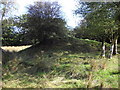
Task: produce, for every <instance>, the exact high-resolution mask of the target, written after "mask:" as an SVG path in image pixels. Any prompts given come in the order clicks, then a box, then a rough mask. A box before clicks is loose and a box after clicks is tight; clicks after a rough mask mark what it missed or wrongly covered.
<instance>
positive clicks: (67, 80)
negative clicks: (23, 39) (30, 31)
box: [3, 39, 120, 88]
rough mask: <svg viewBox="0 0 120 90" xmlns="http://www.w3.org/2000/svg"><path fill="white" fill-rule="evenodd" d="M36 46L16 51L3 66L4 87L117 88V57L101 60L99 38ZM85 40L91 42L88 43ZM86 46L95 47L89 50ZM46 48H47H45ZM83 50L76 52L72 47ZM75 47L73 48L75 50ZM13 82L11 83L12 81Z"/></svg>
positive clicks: (119, 73)
mask: <svg viewBox="0 0 120 90" xmlns="http://www.w3.org/2000/svg"><path fill="white" fill-rule="evenodd" d="M72 40H73V42H72V41H71V42H69V44H68V42H67V43H65V42H63V43H64V44H63V43H62V44H58V45H55V46H51V47H48V46H36V47H31V48H28V49H25V50H23V51H20V52H18V53H17V54H15V55H16V56H15V58H14V59H12V60H10V61H8V63H7V64H6V65H4V67H3V70H4V72H3V87H4V88H87V87H88V88H99V87H100V86H101V84H103V86H102V88H118V76H119V75H120V72H119V71H118V57H119V56H120V55H116V56H114V57H113V58H112V59H107V58H104V59H101V58H100V57H99V54H100V52H99V50H97V44H96V46H95V45H94V46H90V42H91V44H93V43H98V45H100V43H99V42H97V41H91V40H78V39H75V40H74V39H72ZM86 43H89V44H88V45H87V44H86ZM79 46H80V47H81V48H83V49H82V50H84V49H86V48H85V47H87V49H88V48H91V49H93V50H86V52H81V48H80V47H79ZM45 47H46V48H45ZM71 47H76V49H77V48H78V49H80V50H78V51H77V52H76V51H74V50H73V49H71ZM72 50H73V51H72ZM11 83H12V84H11Z"/></svg>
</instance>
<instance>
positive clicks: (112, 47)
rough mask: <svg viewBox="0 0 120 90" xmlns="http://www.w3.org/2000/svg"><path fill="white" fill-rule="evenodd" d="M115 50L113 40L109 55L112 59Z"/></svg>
mask: <svg viewBox="0 0 120 90" xmlns="http://www.w3.org/2000/svg"><path fill="white" fill-rule="evenodd" d="M113 51H114V42H113V41H112V43H111V47H110V56H109V58H110V59H111V58H112V56H113Z"/></svg>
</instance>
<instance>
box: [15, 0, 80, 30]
mask: <svg viewBox="0 0 120 90" xmlns="http://www.w3.org/2000/svg"><path fill="white" fill-rule="evenodd" d="M34 1H45V0H16V3H17V7H18V10H17V12H16V13H15V14H16V15H21V14H24V13H26V11H27V9H25V7H26V6H28V5H29V4H33V2H34ZM46 1H58V3H60V5H61V6H62V8H61V9H62V11H63V14H64V17H65V18H66V21H67V25H68V26H69V27H72V28H74V27H75V26H77V23H78V22H80V20H81V19H80V18H78V17H77V16H75V15H73V13H74V10H75V9H76V3H75V1H74V0H46Z"/></svg>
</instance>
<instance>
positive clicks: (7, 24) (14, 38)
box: [2, 18, 25, 46]
mask: <svg viewBox="0 0 120 90" xmlns="http://www.w3.org/2000/svg"><path fill="white" fill-rule="evenodd" d="M2 23H3V26H2V45H3V46H4V45H5V46H12V45H14V46H15V45H22V44H25V43H23V42H24V38H23V36H24V33H23V31H22V30H19V28H18V27H16V26H15V24H14V18H8V19H4V20H3V21H2Z"/></svg>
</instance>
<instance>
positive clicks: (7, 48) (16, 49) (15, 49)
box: [1, 45, 32, 52]
mask: <svg viewBox="0 0 120 90" xmlns="http://www.w3.org/2000/svg"><path fill="white" fill-rule="evenodd" d="M31 46H32V45H27V46H2V47H1V48H2V49H3V50H5V51H9V52H19V51H21V50H24V49H26V48H29V47H31Z"/></svg>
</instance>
